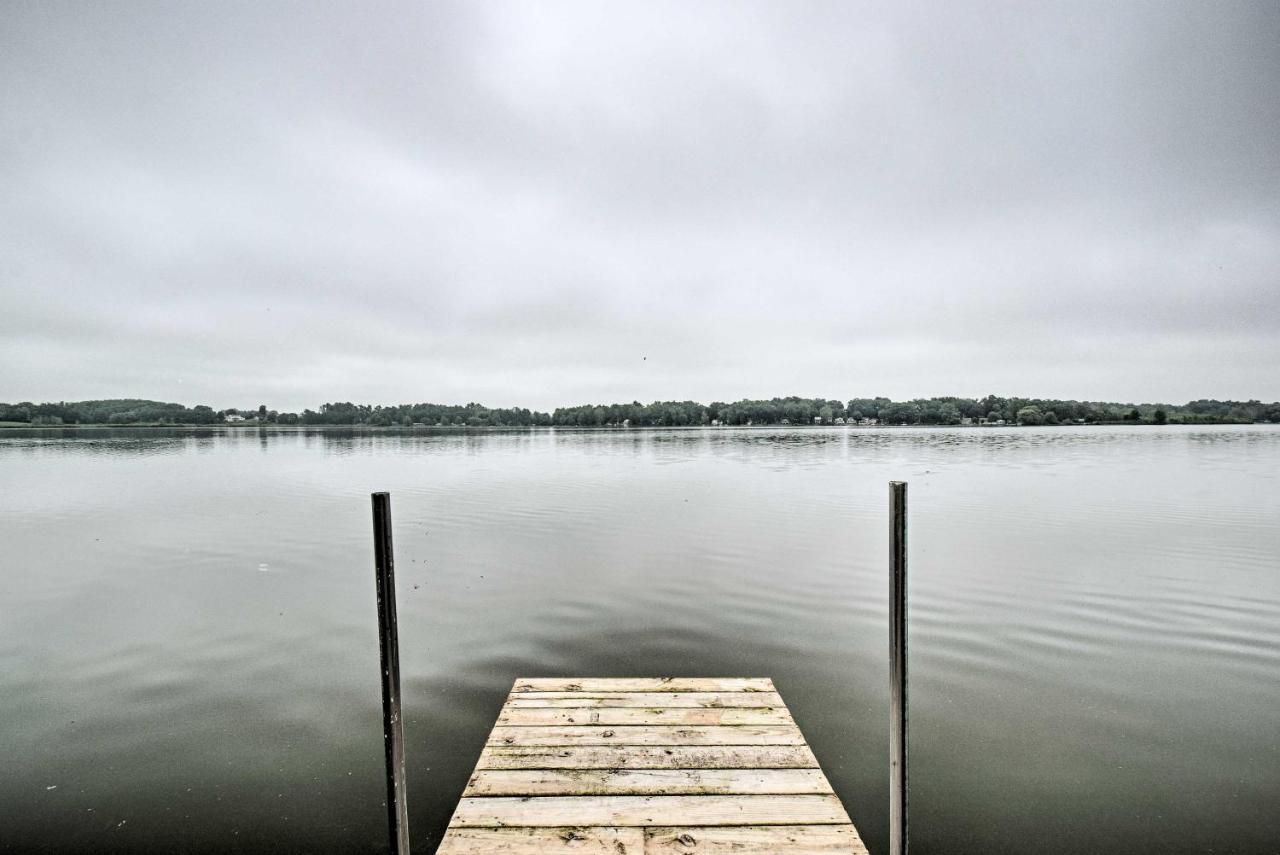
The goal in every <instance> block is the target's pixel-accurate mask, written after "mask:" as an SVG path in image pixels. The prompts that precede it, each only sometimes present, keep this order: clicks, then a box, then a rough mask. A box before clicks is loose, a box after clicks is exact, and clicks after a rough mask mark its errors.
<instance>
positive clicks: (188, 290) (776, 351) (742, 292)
mask: <svg viewBox="0 0 1280 855" xmlns="http://www.w3.org/2000/svg"><path fill="white" fill-rule="evenodd" d="M5 18H6V24H5V26H4V28H3V29H0V78H2V79H4V80H5V81H6V83H5V85H4V86H3V87H0V186H2V187H3V188H5V189H4V193H3V194H0V366H2V367H0V400H5V399H7V400H14V399H19V398H34V399H60V398H65V399H74V398H86V397H109V396H117V395H118V396H146V397H156V398H164V399H171V400H178V401H182V402H185V403H196V402H207V403H212V404H214V405H221V406H229V405H249V404H254V405H256V403H259V402H265V403H268V404H269V405H271V406H273V407H277V408H280V409H290V408H300V407H303V406H314V405H316V404H318V403H319V402H321V401H323V400H337V399H356V400H369V401H382V402H388V403H390V402H400V401H409V400H438V401H466V400H482V401H485V402H487V403H490V404H493V405H510V404H520V405H525V406H530V407H539V408H550V407H554V406H556V405H557V404H569V403H579V402H584V401H597V400H610V401H612V400H631V399H641V400H649V399H654V398H695V399H701V400H710V399H713V398H719V399H733V398H737V397H744V396H770V395H774V394H802V395H830V396H837V397H845V396H853V395H888V396H891V397H895V398H906V397H911V396H914V395H931V394H948V393H950V394H964V395H981V394H986V393H987V392H997V393H1002V394H1028V395H1044V396H1053V397H1080V398H1086V397H1087V398H1105V399H1117V400H1156V399H1163V400H1185V399H1188V398H1193V397H1201V396H1216V397H1245V398H1247V397H1261V398H1265V399H1274V398H1276V397H1280V346H1277V341H1280V335H1278V333H1280V142H1277V141H1278V140H1280V134H1277V133H1276V132H1275V129H1276V128H1278V127H1280V98H1277V97H1276V93H1277V92H1278V91H1280V50H1277V49H1276V45H1277V44H1280V9H1278V8H1277V7H1276V6H1275V5H1274V4H1270V3H1258V4H1230V3H1216V4H1200V3H1185V4H1182V3H1129V4H1121V5H1116V4H1107V3H1098V4H1090V3H1072V4H1061V5H1059V6H1057V7H1050V6H1045V7H1043V8H1041V7H1037V6H1033V5H1027V4H922V5H912V4H902V3H890V4H883V5H861V4H848V3H831V4H821V3H804V4H801V3H766V4H744V3H726V4H723V5H720V4H713V3H698V4H688V3H671V4H662V3H645V4H635V5H620V4H601V3H595V2H583V3H570V2H560V3H555V4H500V3H488V4H476V3H459V4H449V3H431V4H412V5H410V4H404V5H398V4H393V5H381V6H378V5H368V4H362V5H360V6H358V7H357V6H353V5H351V4H333V5H331V6H320V5H316V4H298V5H292V6H291V5H287V4H249V3H245V4H196V3H185V4H159V3H158V4H143V3H135V4H130V5H127V6H126V5H121V4H92V5H91V4H74V5H73V4H66V5H59V4H48V3H19V4H10V5H9V6H8V7H7V10H6V15H5Z"/></svg>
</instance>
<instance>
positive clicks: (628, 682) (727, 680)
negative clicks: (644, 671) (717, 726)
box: [511, 677, 775, 693]
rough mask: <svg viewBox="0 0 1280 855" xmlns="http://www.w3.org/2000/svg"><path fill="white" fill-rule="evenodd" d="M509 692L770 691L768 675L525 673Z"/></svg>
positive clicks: (770, 684) (771, 689)
mask: <svg viewBox="0 0 1280 855" xmlns="http://www.w3.org/2000/svg"><path fill="white" fill-rule="evenodd" d="M511 691H512V692H517V693H522V692H772V691H775V689H774V686H773V681H772V680H770V679H769V678H768V677H567V678H566V677H526V678H522V679H519V680H516V682H515V686H513V687H512V689H511Z"/></svg>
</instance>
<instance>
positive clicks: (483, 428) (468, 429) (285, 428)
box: [0, 420, 1276, 433]
mask: <svg viewBox="0 0 1280 855" xmlns="http://www.w3.org/2000/svg"><path fill="white" fill-rule="evenodd" d="M1269 424H1276V423H1275V422H1267V421H1213V422H1180V421H1172V420H1170V421H1168V422H1165V423H1163V424H1160V423H1156V422H1150V421H1107V422H1085V423H1074V422H1072V423H1060V424H1039V425H1025V424H1003V425H997V424H982V425H977V424H974V425H940V424H889V425H806V424H799V425H784V424H763V425H626V426H623V425H361V424H352V425H333V424H328V425H326V424H311V425H282V424H272V423H270V422H266V423H261V424H259V423H255V422H239V423H226V422H222V423H218V424H207V425H192V424H172V423H169V424H166V423H163V422H155V423H149V424H141V423H111V422H90V423H82V424H61V425H33V424H27V423H26V422H0V431H4V430H38V431H54V430H80V429H89V430H101V429H104V428H111V429H121V428H127V429H129V430H161V429H163V430H183V431H199V430H221V431H250V430H271V431H278V432H281V433H299V432H303V431H338V430H355V431H361V432H369V433H382V432H385V433H414V432H419V431H426V432H438V433H460V432H465V433H476V432H480V433H513V432H520V433H529V432H546V433H549V432H552V431H566V432H575V433H578V432H583V431H590V432H607V433H620V432H624V431H699V430H702V431H723V430H777V429H785V430H798V431H800V430H810V431H811V430H820V431H835V430H859V431H875V430H902V429H915V430H919V429H926V430H998V429H1001V428H1088V427H1134V428H1139V427H1213V426H1215V425H1225V426H1235V427H1239V426H1242V425H1269Z"/></svg>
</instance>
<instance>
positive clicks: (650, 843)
mask: <svg viewBox="0 0 1280 855" xmlns="http://www.w3.org/2000/svg"><path fill="white" fill-rule="evenodd" d="M644 852H645V855H721V853H733V855H778V853H780V852H785V853H786V855H868V853H867V847H866V846H865V845H864V844H863V842H862V839H861V838H860V837H859V836H858V831H857V829H855V828H854V827H853V826H852V825H755V826H740V827H732V826H729V827H720V828H709V827H691V828H647V829H645V844H644Z"/></svg>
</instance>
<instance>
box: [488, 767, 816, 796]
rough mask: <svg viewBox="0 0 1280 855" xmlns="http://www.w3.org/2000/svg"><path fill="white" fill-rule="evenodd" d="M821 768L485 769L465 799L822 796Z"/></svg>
mask: <svg viewBox="0 0 1280 855" xmlns="http://www.w3.org/2000/svg"><path fill="white" fill-rule="evenodd" d="M829 792H831V785H830V784H828V783H827V779H826V777H825V776H824V775H823V774H822V771H821V770H819V769H485V770H480V771H477V772H476V773H475V774H474V775H472V776H471V781H470V782H469V783H468V784H467V789H466V791H465V792H464V793H463V795H466V796H564V795H738V794H741V795H800V794H809V795H820V794H823V793H829Z"/></svg>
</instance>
